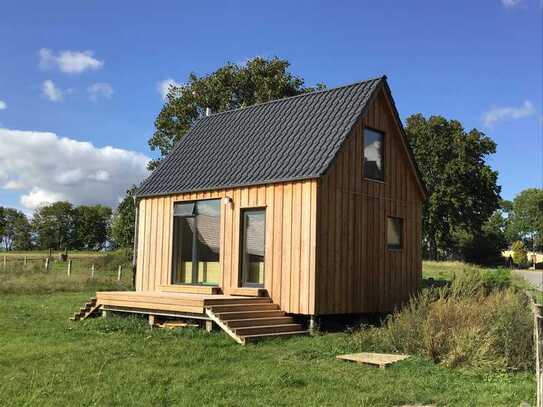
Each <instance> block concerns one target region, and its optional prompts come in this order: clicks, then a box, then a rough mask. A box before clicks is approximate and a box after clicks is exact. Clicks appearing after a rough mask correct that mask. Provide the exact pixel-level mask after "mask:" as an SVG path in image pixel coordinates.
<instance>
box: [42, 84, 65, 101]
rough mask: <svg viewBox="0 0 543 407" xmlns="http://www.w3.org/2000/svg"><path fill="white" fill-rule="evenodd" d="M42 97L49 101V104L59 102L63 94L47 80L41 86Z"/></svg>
mask: <svg viewBox="0 0 543 407" xmlns="http://www.w3.org/2000/svg"><path fill="white" fill-rule="evenodd" d="M41 92H42V95H43V96H45V97H46V98H47V99H49V100H50V101H51V102H60V101H62V99H64V93H63V92H62V90H60V89H59V88H57V87H56V86H55V84H54V83H53V81H52V80H50V79H48V80H46V81H44V82H43V83H42V85H41Z"/></svg>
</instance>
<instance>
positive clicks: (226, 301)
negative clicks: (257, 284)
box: [204, 297, 272, 307]
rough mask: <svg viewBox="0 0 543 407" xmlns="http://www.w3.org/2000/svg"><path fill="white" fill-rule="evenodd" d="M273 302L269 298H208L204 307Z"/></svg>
mask: <svg viewBox="0 0 543 407" xmlns="http://www.w3.org/2000/svg"><path fill="white" fill-rule="evenodd" d="M271 302H272V300H271V299H270V298H268V297H246V298H206V299H205V300H204V305H205V306H206V307H207V306H213V305H234V304H269V303H271Z"/></svg>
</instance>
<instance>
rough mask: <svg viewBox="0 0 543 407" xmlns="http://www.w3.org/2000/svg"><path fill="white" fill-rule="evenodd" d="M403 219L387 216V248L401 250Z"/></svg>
mask: <svg viewBox="0 0 543 407" xmlns="http://www.w3.org/2000/svg"><path fill="white" fill-rule="evenodd" d="M402 235H403V219H401V218H393V217H389V218H388V221H387V249H388V250H401V249H402V245H403V241H402V240H403V239H402Z"/></svg>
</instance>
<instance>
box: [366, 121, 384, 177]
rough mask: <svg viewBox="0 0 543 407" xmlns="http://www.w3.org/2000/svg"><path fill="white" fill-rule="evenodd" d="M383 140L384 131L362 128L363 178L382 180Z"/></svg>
mask: <svg viewBox="0 0 543 407" xmlns="http://www.w3.org/2000/svg"><path fill="white" fill-rule="evenodd" d="M384 142H385V135H384V133H381V132H379V131H376V130H372V129H364V178H367V179H371V180H376V181H384V179H385V157H384Z"/></svg>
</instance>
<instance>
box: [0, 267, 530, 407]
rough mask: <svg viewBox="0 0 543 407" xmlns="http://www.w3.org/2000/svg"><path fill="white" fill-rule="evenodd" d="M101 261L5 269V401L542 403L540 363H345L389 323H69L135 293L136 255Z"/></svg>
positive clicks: (1, 307)
mask: <svg viewBox="0 0 543 407" xmlns="http://www.w3.org/2000/svg"><path fill="white" fill-rule="evenodd" d="M94 261H95V262H97V263H98V261H97V260H94ZM101 261H103V262H104V263H103V264H102V265H101V267H103V273H102V274H100V273H99V272H98V271H97V272H96V276H95V278H94V279H90V278H89V275H88V269H87V266H88V265H83V266H82V267H81V269H78V270H74V272H73V273H72V275H71V276H67V275H66V274H65V273H64V272H58V273H56V274H55V272H51V271H49V272H45V271H44V270H43V269H42V268H39V269H36V270H24V271H22V270H20V268H16V267H14V268H13V269H9V270H2V268H1V267H0V293H1V295H0V332H2V335H0V375H1V377H2V381H0V405H2V406H24V405H40V406H58V405H85V406H86V405H97V406H114V405H137V406H149V405H153V406H158V405H164V406H169V405H184V406H200V405H222V406H270V405H273V406H282V405H285V406H286V405H301V404H304V405H310V406H312V405H314V406H323V405H330V406H332V405H357V406H396V405H404V404H416V403H420V404H435V405H439V406H445V405H447V406H473V405H477V406H518V405H519V404H520V403H521V402H522V401H526V402H528V403H530V404H533V403H534V395H535V380H534V374H533V372H531V371H530V369H518V370H512V369H507V368H496V367H495V366H491V367H488V366H479V367H477V366H471V365H469V364H468V365H462V364H459V366H458V367H454V368H452V367H449V366H447V365H446V364H444V363H442V362H439V361H437V362H436V361H435V360H432V358H430V357H428V356H427V355H425V353H424V351H421V352H414V354H413V356H412V357H410V358H409V359H407V360H405V361H402V362H400V363H398V364H396V365H393V366H391V367H389V368H387V369H385V370H383V369H378V368H374V367H369V366H363V365H358V364H351V363H347V362H342V361H338V360H336V359H335V356H336V355H338V354H341V353H351V352H359V351H365V350H379V348H381V349H383V350H386V349H385V348H387V347H388V346H390V344H387V343H385V342H383V343H382V344H380V342H379V341H381V340H382V339H383V337H380V336H379V335H385V331H386V330H387V329H390V327H387V324H385V325H383V326H374V327H365V328H364V329H354V330H346V331H344V332H335V333H330V332H320V333H318V334H317V335H315V336H311V337H297V338H292V339H288V340H268V341H263V342H260V343H257V344H251V345H247V346H245V347H242V346H240V345H238V344H236V343H235V342H234V341H232V340H231V339H230V338H229V337H228V336H226V335H225V334H223V333H222V332H220V331H218V332H212V333H211V334H208V333H206V332H205V331H203V330H198V329H177V330H160V329H151V328H149V326H148V325H147V321H146V320H145V319H142V318H138V317H115V316H113V317H110V318H108V319H102V318H96V319H90V320H86V321H82V322H77V323H74V322H71V321H69V320H68V318H69V317H70V315H71V314H72V313H73V311H75V310H77V309H78V308H79V306H81V304H82V303H83V302H85V301H86V300H87V299H88V298H89V297H91V296H93V294H94V292H95V291H96V290H103V289H129V287H130V280H129V276H128V273H127V276H126V277H123V278H124V280H122V281H120V282H119V281H117V280H116V275H115V272H114V270H115V269H116V265H117V264H118V263H123V262H126V258H123V257H122V256H112V257H110V258H109V259H104V260H101ZM110 263H111V266H110ZM442 266H443V267H441V266H440V265H439V264H433V263H426V264H425V265H424V269H425V277H432V278H433V279H434V282H435V281H437V280H440V281H446V280H447V279H449V280H450V279H452V280H454V279H455V278H456V277H455V276H456V274H463V273H465V270H464V269H465V266H464V265H462V264H459V263H455V264H443V265H442ZM96 268H97V270H98V267H96ZM106 269H108V270H110V269H111V272H109V271H106ZM489 273H492V271H489ZM74 281H76V282H74ZM425 281H426V282H427V281H428V280H427V279H426V280H425ZM379 330H381V331H379ZM376 332H378V333H376Z"/></svg>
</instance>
